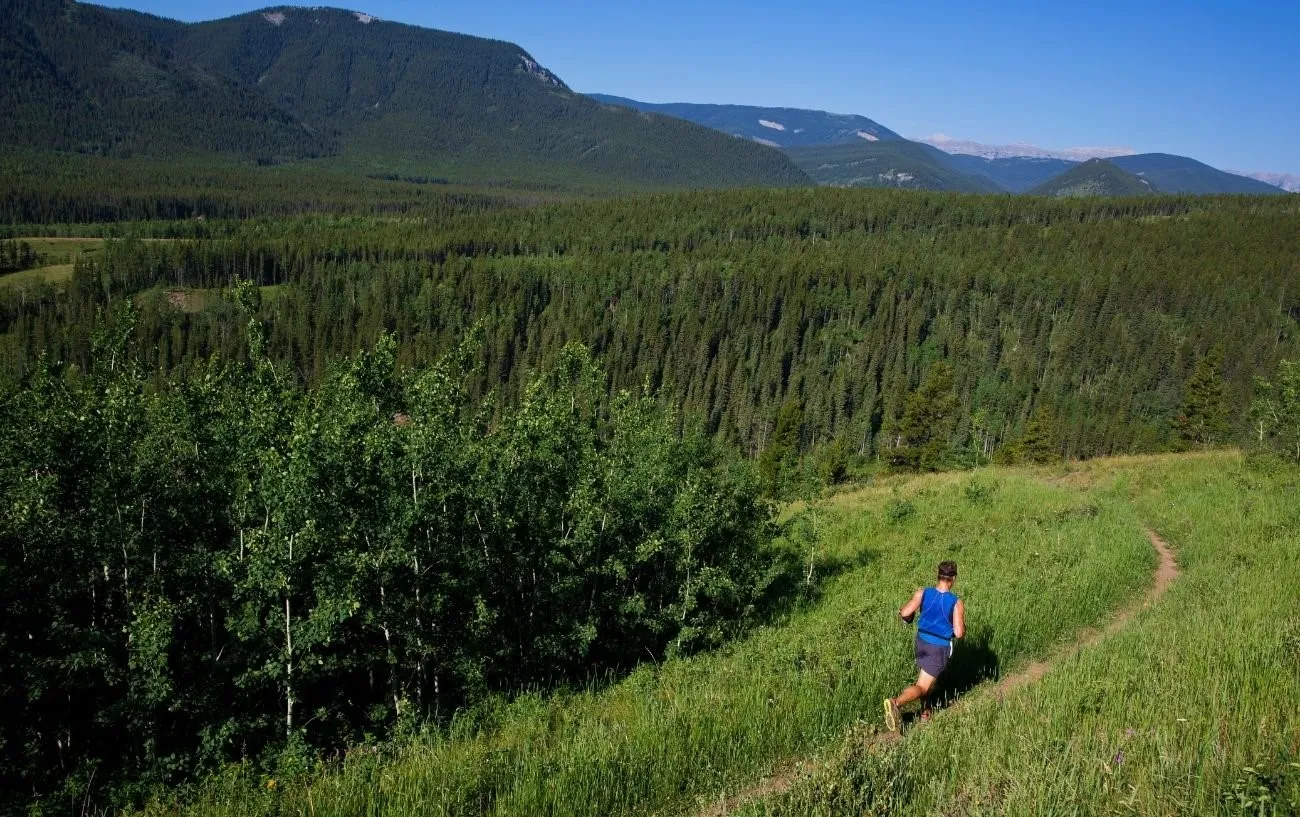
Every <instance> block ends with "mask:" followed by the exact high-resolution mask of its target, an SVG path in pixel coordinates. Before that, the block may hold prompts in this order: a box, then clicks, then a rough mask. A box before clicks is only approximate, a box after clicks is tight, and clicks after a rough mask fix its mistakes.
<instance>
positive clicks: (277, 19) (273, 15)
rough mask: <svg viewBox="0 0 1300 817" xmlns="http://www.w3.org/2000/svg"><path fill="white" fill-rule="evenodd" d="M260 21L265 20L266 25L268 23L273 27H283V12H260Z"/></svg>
mask: <svg viewBox="0 0 1300 817" xmlns="http://www.w3.org/2000/svg"><path fill="white" fill-rule="evenodd" d="M262 19H263V20H265V21H267V22H268V23H270V24H271V25H273V26H282V25H284V12H283V11H265V12H262Z"/></svg>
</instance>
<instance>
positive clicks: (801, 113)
mask: <svg viewBox="0 0 1300 817" xmlns="http://www.w3.org/2000/svg"><path fill="white" fill-rule="evenodd" d="M588 96H590V97H591V98H592V99H595V100H598V101H600V102H604V103H607V104H609V105H621V106H623V107H625V108H632V109H633V110H637V111H645V112H647V113H661V114H664V115H666V116H675V117H677V118H678V119H685V120H687V121H688V122H695V123H697V124H700V125H704V126H706V127H710V128H713V129H715V130H720V131H722V132H724V133H729V134H731V135H732V136H739V137H742V138H744V139H750V140H753V141H755V142H760V143H762V144H767V145H773V146H780V147H799V146H806V145H834V144H844V143H848V144H854V143H859V142H875V141H885V142H887V141H890V140H896V139H902V138H903V137H901V136H899V135H898V134H897V133H894V132H893V131H892V130H890V129H889V128H887V127H885V126H884V125H882V124H880V123H879V122H875V121H873V120H871V119H868V118H867V117H865V116H858V115H857V114H842V113H828V112H826V111H810V110H805V109H803V108H769V107H761V106H756V105H705V104H696V103H691V102H665V103H658V102H640V101H638V100H635V99H627V98H625V97H621V96H610V95H609V94H588Z"/></svg>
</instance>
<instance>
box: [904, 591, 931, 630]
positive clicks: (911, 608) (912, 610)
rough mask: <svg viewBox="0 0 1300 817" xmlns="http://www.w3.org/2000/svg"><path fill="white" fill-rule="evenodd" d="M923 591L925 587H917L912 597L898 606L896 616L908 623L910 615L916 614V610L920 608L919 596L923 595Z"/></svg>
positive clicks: (909, 622) (910, 621) (910, 620)
mask: <svg viewBox="0 0 1300 817" xmlns="http://www.w3.org/2000/svg"><path fill="white" fill-rule="evenodd" d="M924 593H925V588H918V589H917V591H916V592H915V593H913V594H912V598H911V599H910V600H909V601H908V602H907V604H904V605H903V606H902V607H901V608H899V610H898V617H899V618H901V619H902V620H903V621H906V622H907V623H908V624H911V623H912V616H914V615H916V611H917V610H920V609H921V596H922V595H924Z"/></svg>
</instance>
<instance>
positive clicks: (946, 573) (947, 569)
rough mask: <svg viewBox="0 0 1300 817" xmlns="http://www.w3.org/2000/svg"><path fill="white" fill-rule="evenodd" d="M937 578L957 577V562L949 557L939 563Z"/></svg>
mask: <svg viewBox="0 0 1300 817" xmlns="http://www.w3.org/2000/svg"><path fill="white" fill-rule="evenodd" d="M939 578H941V579H955V578H957V563H956V562H954V561H952V560H951V559H946V560H944V561H942V562H940V563H939Z"/></svg>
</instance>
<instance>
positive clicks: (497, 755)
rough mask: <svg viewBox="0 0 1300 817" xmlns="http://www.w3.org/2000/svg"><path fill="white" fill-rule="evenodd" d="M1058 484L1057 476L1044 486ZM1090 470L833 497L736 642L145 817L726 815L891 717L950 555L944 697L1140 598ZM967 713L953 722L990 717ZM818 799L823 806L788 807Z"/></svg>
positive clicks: (1122, 509)
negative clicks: (773, 608) (954, 606)
mask: <svg viewBox="0 0 1300 817" xmlns="http://www.w3.org/2000/svg"><path fill="white" fill-rule="evenodd" d="M1182 461H1183V460H1176V461H1175V462H1182ZM1195 462H1197V463H1199V462H1200V461H1195ZM1198 467H1200V466H1199V465H1198ZM1138 473H1139V474H1140V473H1141V472H1138ZM1062 475H1064V476H1066V477H1067V479H1065V480H1063V481H1061V483H1060V484H1053V483H1052V481H1051V480H1050V479H1045V478H1044V477H1045V476H1046V477H1053V476H1055V477H1060V476H1062ZM1074 476H1075V475H1074V474H1072V473H1067V472H1064V471H1063V472H1061V473H1060V474H1055V475H1054V474H1046V475H1044V474H1036V473H1029V472H1026V471H1018V470H1012V469H1005V470H1002V469H992V470H987V471H982V472H979V473H975V474H972V473H948V474H936V475H930V476H923V477H918V478H910V479H907V478H888V479H884V480H881V481H879V482H877V483H875V484H873V485H870V486H868V487H865V488H861V489H858V490H855V491H852V492H849V493H843V494H840V495H837V496H834V497H831V498H829V499H824V500H821V501H819V502H818V503H816V504H814V505H813V506H812V507H806V508H801V509H798V513H797V514H794V515H793V516H791V517H789V518H788V520H787V523H788V526H789V531H790V533H789V536H788V537H787V545H788V547H789V548H790V549H791V551H792V558H797V559H798V560H799V562H800V567H799V569H798V571H797V574H792V576H791V581H792V583H794V585H795V586H793V587H791V588H790V594H789V595H790V597H791V598H794V599H796V600H797V601H796V602H795V603H793V604H792V606H791V607H790V608H789V609H788V610H787V611H786V612H785V613H784V614H782V615H780V616H778V617H777V618H776V619H775V620H773V621H772V622H771V623H770V624H769V625H768V626H766V627H763V628H760V629H759V630H757V631H756V632H754V633H753V634H752V635H751V636H750V637H748V638H746V639H744V640H743V641H740V642H738V643H734V644H732V645H731V646H729V647H728V648H725V649H722V650H719V651H717V652H714V653H710V654H705V655H700V656H696V657H694V658H690V659H684V660H669V661H660V660H658V657H654V658H656V660H655V661H654V662H647V664H646V665H645V666H643V667H641V668H640V669H638V670H637V671H636V672H634V673H633V674H632V675H631V676H629V677H627V678H624V679H622V680H621V681H618V682H617V683H613V684H605V685H599V684H593V686H592V689H591V690H590V691H587V692H575V693H569V694H559V695H551V696H546V697H541V696H535V695H525V696H523V697H520V698H517V699H515V700H514V701H513V702H504V701H503V702H501V703H500V704H499V705H498V706H496V707H492V708H487V709H480V710H477V711H475V712H474V713H472V714H468V715H464V716H458V717H457V718H455V719H454V720H453V722H452V723H451V724H450V726H449V727H447V728H442V729H438V730H433V729H426V730H421V729H419V728H412V729H411V730H410V732H409V736H408V737H406V738H405V739H403V740H400V741H397V742H395V743H392V744H387V745H380V746H376V747H363V748H359V749H356V750H354V751H352V752H350V753H348V755H347V756H346V758H344V759H336V760H334V761H331V762H329V763H325V764H317V765H314V766H304V767H303V768H301V769H300V770H299V771H298V772H297V773H296V774H288V775H281V776H280V777H279V778H278V779H270V778H266V777H261V776H258V775H256V774H255V773H253V772H252V771H250V769H249V768H247V767H232V768H229V769H226V770H225V771H223V772H221V773H219V774H216V775H213V776H212V777H210V778H208V780H207V781H205V782H204V783H202V784H198V785H197V786H195V787H194V788H193V789H192V790H190V791H188V792H182V793H178V795H177V797H178V800H176V801H172V800H168V801H156V802H155V803H154V804H153V805H151V806H150V807H149V808H147V809H146V813H148V814H164V813H166V814H174V813H177V812H178V811H180V812H183V813H187V814H195V815H236V814H238V815H244V814H312V815H353V814H376V815H377V814H393V815H397V814H413V813H419V814H448V815H450V814H458V815H463V814H485V815H486V814H492V815H515V814H518V815H537V814H579V815H604V814H649V813H693V812H695V811H697V810H699V809H701V808H708V807H709V806H710V804H712V803H716V802H718V801H719V800H720V799H723V798H725V797H727V796H730V795H734V794H736V793H737V792H741V791H744V790H745V789H747V788H748V787H750V786H752V785H753V783H754V782H755V781H756V780H758V779H760V778H761V777H762V776H763V775H765V774H769V773H771V772H772V771H773V770H776V769H785V768H789V767H790V766H791V765H792V764H793V763H794V761H795V760H796V759H797V758H801V757H805V756H809V755H816V754H817V753H818V752H827V751H830V752H833V751H834V748H835V747H837V746H839V745H840V743H841V742H842V741H843V739H844V735H845V734H846V732H848V731H853V730H855V729H856V730H857V731H861V729H862V726H861V724H863V723H864V722H865V723H867V724H872V723H876V722H878V721H879V718H880V714H879V711H878V710H879V704H880V700H881V699H882V697H884V696H885V695H887V694H892V693H894V692H896V691H897V690H898V689H899V688H901V686H902V685H904V684H905V683H906V682H908V681H909V680H910V678H912V677H913V669H912V663H911V643H912V637H913V636H912V631H911V630H910V629H909V628H906V627H904V626H903V625H901V624H900V623H899V622H898V620H897V617H896V615H895V612H896V610H897V608H898V606H899V605H900V604H901V603H902V602H903V601H904V600H905V599H906V598H907V596H908V595H909V594H910V592H911V591H912V590H913V589H915V588H916V587H918V586H920V585H922V584H924V583H926V582H928V581H930V580H931V578H932V572H933V570H934V565H935V564H936V563H937V562H938V561H939V560H940V559H942V558H949V557H951V558H954V559H956V560H957V562H958V564H959V566H960V572H961V575H960V577H959V580H958V584H957V592H958V593H960V594H961V595H962V596H963V597H964V598H965V599H966V600H967V604H968V610H969V613H968V616H969V622H970V623H969V628H970V630H969V633H968V637H967V639H966V641H965V643H963V644H962V645H961V647H959V649H958V651H957V655H956V657H955V658H954V662H953V665H952V670H951V673H950V677H948V679H947V681H948V684H947V694H948V696H951V695H952V694H953V693H954V692H960V691H963V690H966V689H969V688H970V687H972V686H974V685H975V684H977V683H978V682H979V681H981V680H982V679H984V678H987V677H990V676H996V675H998V674H1001V673H1005V672H1006V671H1008V670H1011V669H1014V668H1015V667H1016V666H1017V665H1021V664H1023V663H1025V662H1026V661H1028V660H1029V659H1031V658H1034V657H1040V656H1044V655H1047V654H1049V653H1050V652H1051V651H1052V650H1053V648H1054V647H1057V646H1059V645H1061V644H1064V643H1068V642H1070V641H1072V640H1073V639H1074V638H1075V637H1076V635H1077V633H1078V632H1079V631H1080V630H1081V629H1083V628H1085V627H1088V626H1091V625H1095V624H1098V623H1100V622H1103V621H1104V620H1106V618H1107V617H1108V615H1109V614H1110V613H1111V612H1112V611H1113V610H1115V609H1116V608H1119V607H1121V606H1122V605H1124V604H1125V603H1126V602H1129V601H1131V600H1132V599H1134V598H1137V597H1139V596H1140V595H1141V594H1142V593H1143V591H1144V590H1145V588H1146V587H1147V585H1148V583H1149V581H1150V578H1151V573H1152V570H1153V569H1154V566H1155V564H1156V555H1155V553H1154V552H1153V550H1152V548H1151V546H1150V544H1149V543H1148V542H1147V539H1146V536H1145V534H1144V531H1143V514H1142V510H1141V509H1140V508H1139V507H1137V506H1135V504H1134V502H1133V501H1132V497H1131V495H1130V494H1131V490H1132V489H1131V486H1132V484H1133V482H1132V481H1125V480H1110V481H1107V482H1098V483H1097V484H1096V485H1090V486H1089V487H1088V488H1087V489H1086V490H1080V489H1078V488H1077V487H1075V486H1074V484H1073V481H1072V480H1073V478H1074ZM1132 479H1136V477H1134V478H1132ZM814 534H815V535H814ZM810 564H811V568H812V570H811V573H812V578H811V581H809V580H808V567H809V565H810ZM1049 584H1050V585H1051V586H1053V587H1054V588H1055V589H1054V591H1053V594H1052V596H1051V597H1050V598H1044V597H1043V596H1042V595H1041V592H1040V589H1041V588H1042V587H1044V586H1047V585H1049ZM1103 678H1104V676H1100V675H1098V676H1093V680H1094V682H1100V681H1101V680H1102V679H1103ZM969 711H971V714H969V715H968V714H956V712H957V710H954V717H953V718H951V719H950V718H946V716H945V720H953V719H961V718H966V717H972V716H973V715H974V711H973V708H972V710H969ZM868 728H869V727H868ZM944 731H945V732H947V731H950V730H948V729H945V730H944ZM930 734H931V735H934V736H938V735H940V734H942V733H941V732H940V731H939V730H938V728H934V729H932V731H931V732H930ZM1066 739H1068V735H1067V736H1066ZM911 743H912V741H910V740H909V742H908V745H909V746H910V745H911ZM809 792H810V796H812V794H811V790H809ZM803 802H810V803H811V802H812V801H803V800H800V801H794V800H792V801H790V802H789V805H788V806H781V807H782V808H790V809H797V808H798V805H797V804H798V803H803ZM181 803H183V804H184V805H180V804H181Z"/></svg>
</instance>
